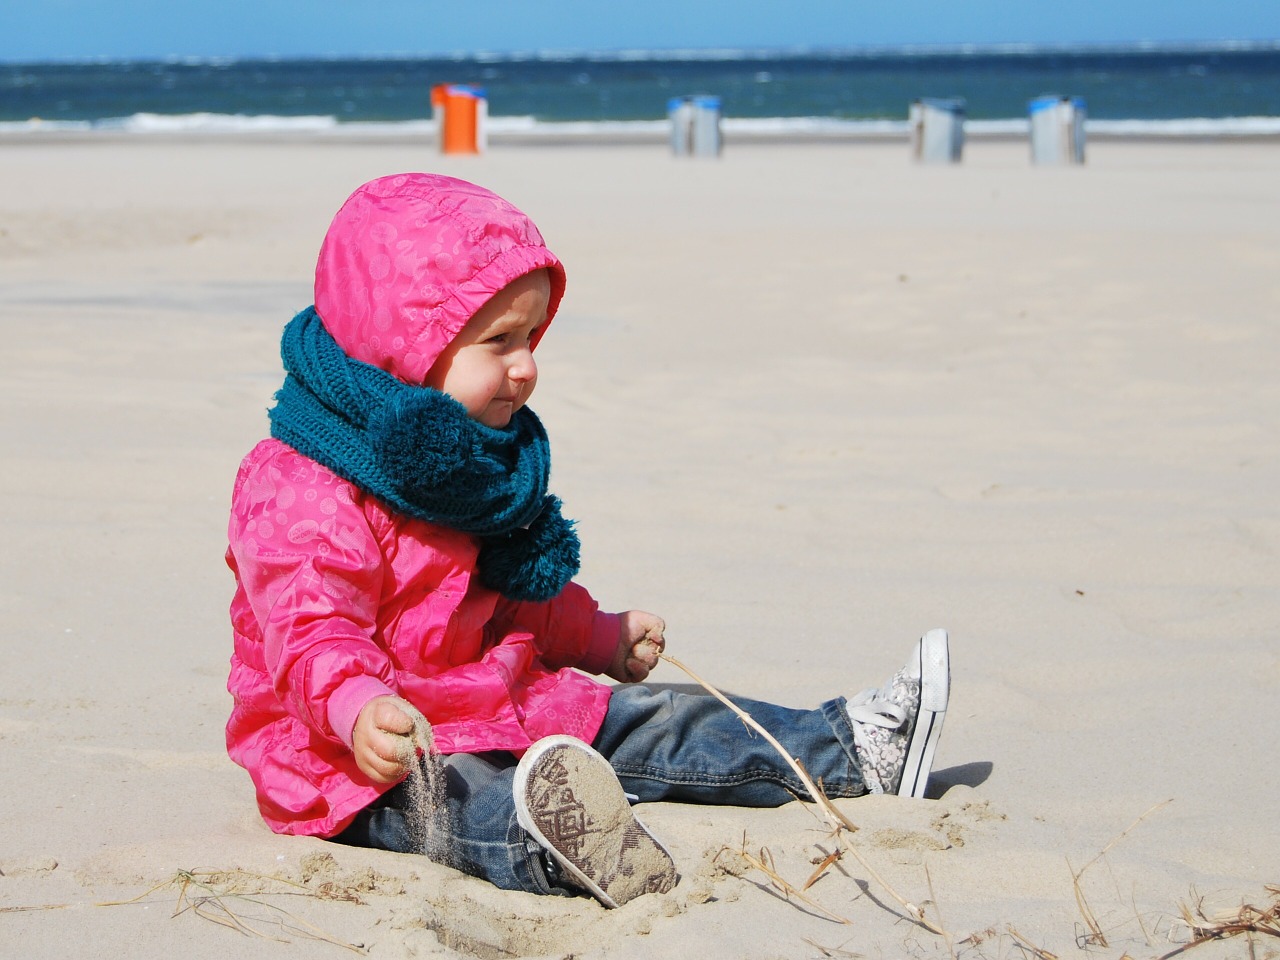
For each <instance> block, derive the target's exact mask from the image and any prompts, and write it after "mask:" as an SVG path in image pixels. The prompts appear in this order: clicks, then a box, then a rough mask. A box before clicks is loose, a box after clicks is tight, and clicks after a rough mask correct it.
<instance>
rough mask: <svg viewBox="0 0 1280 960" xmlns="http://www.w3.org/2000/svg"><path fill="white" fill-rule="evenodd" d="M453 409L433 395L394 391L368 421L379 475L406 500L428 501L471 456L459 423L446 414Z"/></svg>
mask: <svg viewBox="0 0 1280 960" xmlns="http://www.w3.org/2000/svg"><path fill="white" fill-rule="evenodd" d="M456 403H457V401H455V400H453V399H451V398H450V397H448V396H446V395H445V394H442V393H437V392H436V391H432V390H423V391H414V392H408V391H396V392H395V393H392V394H391V395H390V396H389V397H387V399H386V401H385V402H384V403H383V404H382V405H381V406H380V407H378V408H377V409H376V410H375V411H374V412H373V413H372V414H371V415H370V417H369V426H368V428H367V429H368V433H369V440H370V442H371V443H372V445H373V449H374V451H375V452H376V453H377V456H378V460H379V462H380V463H381V465H382V469H383V470H384V471H385V472H386V474H387V475H388V476H389V477H395V478H396V480H397V481H398V485H399V487H400V490H401V492H402V493H403V494H404V495H405V496H406V497H408V498H410V499H422V498H423V497H427V496H430V494H431V492H432V491H433V490H438V489H439V488H441V487H443V486H445V485H447V484H448V483H449V482H450V481H451V480H453V478H454V475H455V474H456V473H458V472H459V470H461V469H462V468H463V467H464V466H465V465H466V463H467V462H468V460H470V459H471V457H472V456H473V455H474V454H473V451H472V450H471V443H470V438H469V437H468V436H467V435H466V431H465V430H464V429H463V427H464V421H462V420H459V418H458V411H456V410H452V409H450V406H451V405H453V404H456ZM424 437H429V438H430V443H424V442H423V438H424Z"/></svg>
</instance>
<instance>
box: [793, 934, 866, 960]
mask: <svg viewBox="0 0 1280 960" xmlns="http://www.w3.org/2000/svg"><path fill="white" fill-rule="evenodd" d="M800 940H801V942H803V943H807V944H808V945H809V946H811V947H813V949H815V950H817V951H818V952H819V953H820V954H822V955H823V956H824V957H860V956H862V954H860V953H854V952H853V951H852V950H846V949H844V947H843V946H840V947H824V946H823V945H822V944H820V943H818V941H817V940H811V939H810V938H808V937H801V938H800Z"/></svg>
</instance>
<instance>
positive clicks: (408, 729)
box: [351, 697, 418, 783]
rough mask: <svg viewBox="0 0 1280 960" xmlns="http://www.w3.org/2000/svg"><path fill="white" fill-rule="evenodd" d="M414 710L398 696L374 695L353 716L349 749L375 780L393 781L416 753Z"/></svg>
mask: <svg viewBox="0 0 1280 960" xmlns="http://www.w3.org/2000/svg"><path fill="white" fill-rule="evenodd" d="M417 712H418V711H417V710H416V709H414V707H413V705H412V704H410V703H409V702H408V701H407V700H401V699H400V698H399V697H374V698H373V699H372V700H370V701H369V702H368V703H366V704H365V705H364V708H363V709H362V710H361V711H360V716H358V717H357V718H356V727H355V730H354V731H353V733H352V735H351V750H352V752H353V753H354V754H355V758H356V766H358V767H359V768H360V770H361V772H362V773H364V775H365V776H367V777H368V778H369V779H370V780H372V781H374V782H375V783H394V782H395V781H397V780H399V779H400V778H401V777H403V776H404V772H405V769H406V767H407V766H408V764H409V762H410V761H411V760H412V759H413V757H414V756H415V749H414V742H413V717H414V716H415V715H416V714H417Z"/></svg>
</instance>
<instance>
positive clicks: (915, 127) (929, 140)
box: [907, 98, 965, 163]
mask: <svg viewBox="0 0 1280 960" xmlns="http://www.w3.org/2000/svg"><path fill="white" fill-rule="evenodd" d="M964 114H965V102H964V101H963V100H960V99H934V98H921V99H919V100H913V101H912V102H911V108H910V110H909V111H908V113H907V125H908V126H909V127H910V129H911V156H912V158H914V159H915V160H916V161H917V162H920V163H959V162H960V155H961V153H962V152H963V150H964Z"/></svg>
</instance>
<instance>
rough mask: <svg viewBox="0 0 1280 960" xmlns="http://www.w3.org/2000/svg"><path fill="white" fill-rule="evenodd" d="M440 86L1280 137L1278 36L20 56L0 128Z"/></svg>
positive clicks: (159, 120) (843, 125)
mask: <svg viewBox="0 0 1280 960" xmlns="http://www.w3.org/2000/svg"><path fill="white" fill-rule="evenodd" d="M438 83H469V84H475V85H478V86H481V87H483V88H484V92H485V96H486V98H487V99H488V103H489V113H490V116H491V117H492V124H491V127H490V130H491V132H494V133H501V132H503V131H508V132H524V133H529V134H536V133H537V132H539V131H553V132H555V133H556V134H558V135H561V136H563V135H565V134H573V133H581V134H583V135H591V134H598V133H601V132H605V133H608V132H611V131H613V132H619V131H621V132H625V131H633V132H645V131H658V130H660V129H663V127H662V126H661V125H662V124H663V123H664V121H665V117H666V110H667V102H668V100H669V99H670V98H671V97H674V96H678V95H684V94H691V93H710V94H715V95H718V96H719V97H720V98H721V101H722V111H723V115H724V117H725V119H726V122H727V123H729V124H730V129H733V128H734V126H733V125H737V128H738V129H741V130H745V131H749V132H752V133H755V134H758V135H767V134H769V133H771V132H772V133H777V134H779V135H787V134H804V133H811V132H817V133H823V132H831V133H839V132H849V133H859V132H860V133H866V134H872V135H874V134H875V133H877V132H883V133H889V134H898V133H901V132H903V131H904V130H905V122H906V116H907V109H908V106H909V104H910V102H911V101H912V100H914V99H916V98H919V97H961V98H963V99H964V100H965V102H966V107H967V117H968V121H969V129H970V130H971V131H972V132H974V133H981V132H983V131H984V130H987V131H991V132H1000V131H1001V130H1002V129H1008V130H1010V131H1013V130H1015V129H1021V128H1020V127H1018V124H1020V123H1023V122H1025V117H1026V112H1027V102H1028V101H1029V100H1031V99H1032V98H1034V97H1037V96H1040V95H1043V94H1047V93H1052V94H1064V95H1071V96H1079V97H1083V98H1084V99H1085V101H1086V103H1087V109H1088V116H1089V120H1090V123H1091V124H1092V125H1093V126H1094V130H1095V131H1097V132H1101V131H1105V130H1107V129H1108V128H1110V129H1111V130H1114V131H1116V132H1122V133H1128V134H1132V135H1141V134H1143V133H1158V134H1161V135H1178V134H1180V133H1181V134H1190V135H1205V134H1209V135H1212V134H1221V135H1248V134H1251V133H1266V134H1276V133H1280V42H1277V43H1240V44H1211V45H1201V46H1181V47H1114V48H1099V47H1080V48H1064V47H1054V48H1046V47H1020V46H1015V47H988V48H963V49H960V48H952V49H936V48H921V49H912V48H893V49H876V50H849V51H825V52H814V51H810V52H790V51H784V52H779V51H737V50H729V51H705V50H704V51H688V52H684V53H672V52H669V51H668V52H663V51H630V52H624V53H609V54H552V53H545V54H529V55H509V56H473V57H456V58H394V59H375V58H366V59H336V58H314V59H287V60H286V59H280V60H236V59H226V60H208V59H201V60H165V61H94V62H66V63H35V64H21V63H7V64H0V131H4V132H10V133H12V132H15V131H18V132H21V131H24V130H37V129H51V128H52V129H58V128H70V129H111V130H117V131H125V132H135V133H148V132H156V131H160V132H166V131H168V132H182V131H188V130H196V131H204V132H211V133H218V132H224V131H225V132H251V131H283V132H288V131H301V132H315V131H328V132H346V133H351V134H358V133H362V132H369V131H376V132H380V133H384V134H386V133H392V134H394V133H397V132H401V133H405V134H415V133H419V132H422V131H424V130H427V129H429V128H430V117H431V106H430V90H431V87H432V86H433V85H435V84H438Z"/></svg>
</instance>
